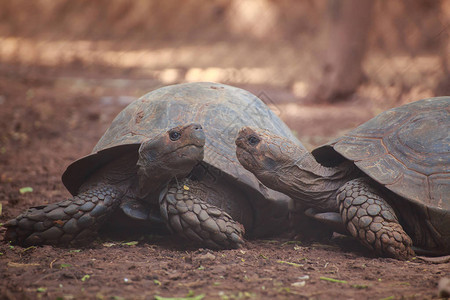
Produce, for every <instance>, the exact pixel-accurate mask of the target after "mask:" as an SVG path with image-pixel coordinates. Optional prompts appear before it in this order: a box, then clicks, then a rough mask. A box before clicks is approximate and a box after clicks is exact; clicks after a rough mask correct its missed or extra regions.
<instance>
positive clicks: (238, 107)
mask: <svg viewBox="0 0 450 300" xmlns="http://www.w3.org/2000/svg"><path fill="white" fill-rule="evenodd" d="M192 122H195V123H199V124H201V125H202V126H203V130H204V131H205V134H206V145H205V157H204V161H205V162H206V163H208V164H210V165H212V166H214V167H216V168H218V169H220V170H221V171H223V172H225V173H227V174H229V175H231V176H232V177H234V178H235V179H236V180H238V181H242V182H243V183H245V184H246V185H249V186H251V187H253V188H254V189H256V190H258V191H260V192H261V193H262V194H263V195H264V196H265V197H267V198H273V195H274V193H275V192H274V191H271V190H268V189H266V188H265V187H264V186H262V185H260V184H259V182H258V180H257V179H256V177H255V176H254V175H253V174H252V173H250V172H249V171H247V170H245V169H244V168H243V167H242V166H241V164H240V163H239V161H238V160H237V158H236V154H235V151H236V146H235V143H234V140H235V138H236V136H237V133H238V131H239V129H240V128H241V127H243V126H253V127H258V128H264V129H268V130H270V131H272V132H273V133H275V134H278V135H281V136H284V137H286V138H288V139H291V140H292V141H295V142H296V143H297V144H298V145H299V146H301V147H303V146H302V145H301V143H300V141H298V139H297V138H296V137H295V136H294V135H293V134H292V133H291V131H290V130H289V128H288V127H287V126H286V125H285V124H284V123H283V122H282V121H281V120H280V119H279V118H278V117H277V116H276V115H275V114H274V113H273V112H272V111H271V110H270V109H269V108H268V107H267V106H266V105H265V104H264V103H263V102H262V101H261V100H260V99H258V98H257V97H256V96H255V95H253V94H251V93H250V92H248V91H245V90H242V89H239V88H235V87H231V86H227V85H223V84H217V83H209V82H201V83H186V84H179V85H172V86H167V87H163V88H160V89H157V90H154V91H152V92H150V93H148V94H146V95H144V96H143V97H141V98H140V99H138V100H136V101H134V102H132V103H131V104H130V105H128V106H127V107H126V108H125V109H124V110H123V111H122V112H120V113H119V114H118V115H117V117H116V118H115V119H114V121H113V122H112V124H111V126H110V127H109V129H108V130H107V131H106V132H105V134H104V135H103V136H102V137H101V138H100V140H99V142H98V143H97V145H96V146H95V147H94V150H93V151H92V154H91V155H89V156H87V157H84V158H81V159H79V160H77V161H75V162H74V163H73V164H72V165H71V166H69V167H68V169H67V170H66V172H65V174H64V175H63V182H64V184H65V185H66V187H67V188H68V189H69V191H71V192H72V193H74V192H75V190H77V189H78V187H79V184H80V183H82V178H83V176H84V175H83V174H88V173H89V172H91V169H90V168H92V167H91V165H92V163H94V164H97V165H98V164H99V163H98V162H101V161H102V160H106V158H105V157H107V156H108V157H114V155H115V154H116V152H117V153H119V152H120V151H124V150H123V149H124V148H125V146H126V145H135V144H140V143H142V142H143V141H145V140H147V139H149V138H152V137H154V136H156V135H158V134H160V133H162V132H165V131H167V130H169V129H170V128H173V127H176V126H178V125H183V124H187V123H192ZM135 148H136V147H135ZM80 174H81V175H80ZM77 178H78V179H77ZM80 178H81V179H80ZM74 181H76V182H75V183H74Z"/></svg>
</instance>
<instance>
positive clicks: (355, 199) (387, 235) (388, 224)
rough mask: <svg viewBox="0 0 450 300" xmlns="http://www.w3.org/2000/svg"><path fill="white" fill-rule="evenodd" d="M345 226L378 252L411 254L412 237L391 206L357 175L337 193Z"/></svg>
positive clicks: (405, 256) (400, 255)
mask: <svg viewBox="0 0 450 300" xmlns="http://www.w3.org/2000/svg"><path fill="white" fill-rule="evenodd" d="M337 201H338V205H339V211H340V213H341V217H342V220H343V222H344V224H345V227H346V228H347V230H348V231H349V232H350V233H351V235H352V236H353V237H355V238H357V239H358V240H359V241H361V243H362V244H364V245H365V246H367V247H368V248H370V249H372V250H374V251H376V252H377V253H379V254H380V255H382V256H387V257H393V258H396V259H401V260H406V259H409V258H411V257H413V256H414V255H415V254H414V251H413V250H412V248H411V247H412V240H411V238H410V237H409V236H408V235H407V234H406V232H405V231H404V230H403V228H402V226H401V225H400V224H399V222H398V219H397V216H396V215H395V212H394V210H393V208H392V207H391V206H390V205H389V204H388V203H387V201H386V200H384V199H383V198H382V197H381V196H380V195H379V193H377V191H376V190H375V189H374V188H373V187H371V185H370V184H369V183H368V179H366V178H359V179H355V180H352V181H349V182H347V183H346V184H345V185H344V186H342V187H341V188H340V189H339V191H338V195H337Z"/></svg>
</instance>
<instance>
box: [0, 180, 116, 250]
mask: <svg viewBox="0 0 450 300" xmlns="http://www.w3.org/2000/svg"><path fill="white" fill-rule="evenodd" d="M119 202H120V201H118V193H117V192H116V191H115V190H114V188H112V187H110V186H99V187H97V188H95V189H91V190H88V191H86V192H84V193H81V194H79V195H77V196H74V197H73V198H72V199H67V200H64V201H61V202H58V203H53V204H49V205H44V206H37V207H32V208H29V209H28V210H26V211H25V212H23V213H22V214H20V215H19V216H17V217H16V218H15V219H12V220H9V221H8V222H6V224H5V227H6V228H7V229H6V234H5V241H10V242H11V243H13V244H19V245H22V246H31V245H43V244H48V245H65V246H68V245H79V244H85V243H87V242H89V241H91V240H92V239H93V238H95V236H96V235H95V233H96V231H97V230H98V228H99V227H100V226H101V225H102V224H103V223H104V221H105V220H106V217H107V216H108V215H109V214H110V213H111V212H112V211H113V209H114V208H116V207H117V205H118V204H119Z"/></svg>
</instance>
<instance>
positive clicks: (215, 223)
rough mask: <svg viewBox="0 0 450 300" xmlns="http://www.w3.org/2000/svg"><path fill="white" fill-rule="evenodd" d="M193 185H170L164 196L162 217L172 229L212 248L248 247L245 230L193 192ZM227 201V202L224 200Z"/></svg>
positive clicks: (161, 197)
mask: <svg viewBox="0 0 450 300" xmlns="http://www.w3.org/2000/svg"><path fill="white" fill-rule="evenodd" d="M191 183H192V182H191V181H190V180H188V179H185V180H183V181H181V182H173V183H171V184H169V186H168V187H167V189H165V190H163V191H162V192H161V195H160V207H161V215H162V216H163V219H164V220H165V221H166V222H167V225H168V227H169V229H170V230H171V231H172V232H175V233H177V234H179V235H181V236H183V237H185V238H187V239H189V240H193V241H196V242H199V243H201V244H203V245H205V246H207V247H209V248H213V249H223V248H239V247H241V246H242V245H243V244H244V239H243V235H244V232H245V230H244V226H242V225H241V224H240V223H238V222H236V221H234V220H233V219H232V217H231V216H230V215H229V214H228V213H226V212H225V211H223V210H222V209H219V208H218V207H216V206H214V205H212V204H210V203H207V202H206V201H205V200H206V199H202V196H203V195H202V194H201V193H196V192H195V189H193V188H189V186H190V185H191ZM224 201H225V199H224Z"/></svg>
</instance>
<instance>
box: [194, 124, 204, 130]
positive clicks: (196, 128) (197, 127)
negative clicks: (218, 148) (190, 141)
mask: <svg viewBox="0 0 450 300" xmlns="http://www.w3.org/2000/svg"><path fill="white" fill-rule="evenodd" d="M202 129H203V128H202V125H195V126H194V130H202Z"/></svg>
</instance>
